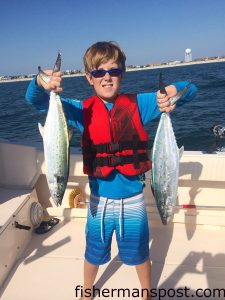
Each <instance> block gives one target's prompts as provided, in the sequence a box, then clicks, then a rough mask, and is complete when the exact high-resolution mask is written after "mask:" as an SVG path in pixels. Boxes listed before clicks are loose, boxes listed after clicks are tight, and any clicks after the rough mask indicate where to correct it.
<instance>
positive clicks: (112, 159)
mask: <svg viewBox="0 0 225 300" xmlns="http://www.w3.org/2000/svg"><path fill="white" fill-rule="evenodd" d="M108 161H109V166H110V167H116V166H118V165H123V160H122V157H121V156H116V155H113V156H109V157H108Z"/></svg>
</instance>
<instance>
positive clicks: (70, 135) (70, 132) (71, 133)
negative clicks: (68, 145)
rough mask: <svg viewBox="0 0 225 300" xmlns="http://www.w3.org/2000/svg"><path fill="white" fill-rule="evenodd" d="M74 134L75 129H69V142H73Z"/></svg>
mask: <svg viewBox="0 0 225 300" xmlns="http://www.w3.org/2000/svg"><path fill="white" fill-rule="evenodd" d="M73 133H74V130H73V128H69V129H68V139H69V142H71V141H72V138H73Z"/></svg>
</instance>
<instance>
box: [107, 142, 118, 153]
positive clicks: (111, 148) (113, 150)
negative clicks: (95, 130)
mask: <svg viewBox="0 0 225 300" xmlns="http://www.w3.org/2000/svg"><path fill="white" fill-rule="evenodd" d="M116 152H120V144H118V143H113V142H111V143H108V153H112V154H114V153H116Z"/></svg>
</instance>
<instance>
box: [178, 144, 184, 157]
mask: <svg viewBox="0 0 225 300" xmlns="http://www.w3.org/2000/svg"><path fill="white" fill-rule="evenodd" d="M183 153H184V146H182V147H180V149H179V157H180V159H181V157H182V155H183Z"/></svg>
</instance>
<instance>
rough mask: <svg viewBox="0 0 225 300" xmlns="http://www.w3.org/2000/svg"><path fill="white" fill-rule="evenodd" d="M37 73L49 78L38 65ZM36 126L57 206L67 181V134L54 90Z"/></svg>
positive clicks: (55, 69) (58, 99)
mask: <svg viewBox="0 0 225 300" xmlns="http://www.w3.org/2000/svg"><path fill="white" fill-rule="evenodd" d="M59 55H60V54H59ZM59 55H58V57H57V61H56V64H55V66H56V67H54V69H53V72H56V71H59V68H60V65H61V55H60V56H59ZM59 60H60V63H59ZM39 75H40V77H41V79H42V80H43V81H45V82H47V81H48V80H49V78H48V75H46V74H45V73H44V72H43V71H42V70H41V68H40V67H39ZM38 126H39V131H40V133H41V135H42V138H43V143H44V155H45V164H46V177H47V182H48V187H49V190H50V194H51V197H52V199H53V201H54V203H55V204H56V205H57V206H59V205H61V203H62V199H63V195H64V193H65V189H66V185H67V181H68V174H69V136H68V128H67V123H66V118H65V115H64V112H63V107H62V103H61V100H60V96H59V95H58V94H56V93H55V92H51V93H50V100H49V109H48V113H47V118H46V121H45V125H44V127H42V126H41V124H40V123H39V124H38Z"/></svg>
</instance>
